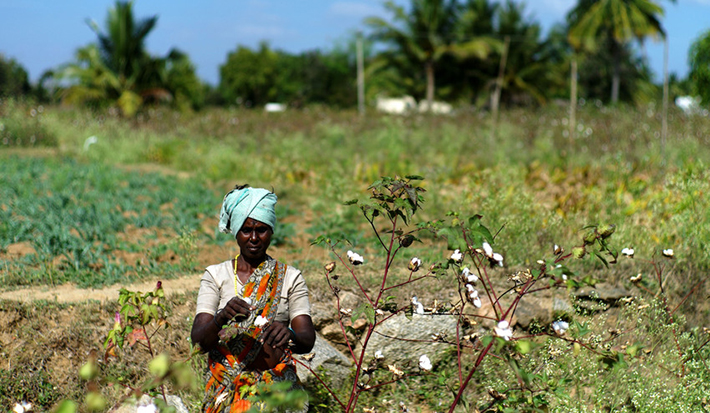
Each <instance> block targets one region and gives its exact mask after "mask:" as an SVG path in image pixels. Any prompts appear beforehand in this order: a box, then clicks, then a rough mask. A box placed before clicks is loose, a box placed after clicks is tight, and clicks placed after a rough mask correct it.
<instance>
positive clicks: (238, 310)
mask: <svg viewBox="0 0 710 413" xmlns="http://www.w3.org/2000/svg"><path fill="white" fill-rule="evenodd" d="M255 309H256V307H254V306H253V305H251V300H250V299H249V298H246V299H243V298H240V297H233V298H232V299H231V300H229V302H227V305H226V306H224V308H223V309H221V310H219V311H217V314H215V315H214V323H215V324H216V325H217V327H219V328H222V327H223V326H224V325H225V324H227V323H229V321H230V320H232V319H235V320H236V321H239V320H240V319H243V318H246V317H248V316H249V314H251V312H252V311H254V310H255Z"/></svg>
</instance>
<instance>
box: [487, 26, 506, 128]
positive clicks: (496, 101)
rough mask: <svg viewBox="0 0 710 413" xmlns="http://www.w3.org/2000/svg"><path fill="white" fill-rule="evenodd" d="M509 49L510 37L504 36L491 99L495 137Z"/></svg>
mask: <svg viewBox="0 0 710 413" xmlns="http://www.w3.org/2000/svg"><path fill="white" fill-rule="evenodd" d="M509 47H510V36H505V44H504V45H503V55H502V56H501V58H500V66H499V67H498V78H497V79H496V88H495V90H494V91H493V96H492V97H491V110H492V112H493V135H494V136H495V135H496V129H497V128H498V106H499V105H500V94H501V91H502V89H503V76H504V75H505V65H506V60H508V48H509Z"/></svg>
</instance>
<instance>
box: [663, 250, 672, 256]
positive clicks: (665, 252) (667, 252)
mask: <svg viewBox="0 0 710 413" xmlns="http://www.w3.org/2000/svg"><path fill="white" fill-rule="evenodd" d="M663 256H664V257H667V258H673V249H672V248H668V249H666V250H663Z"/></svg>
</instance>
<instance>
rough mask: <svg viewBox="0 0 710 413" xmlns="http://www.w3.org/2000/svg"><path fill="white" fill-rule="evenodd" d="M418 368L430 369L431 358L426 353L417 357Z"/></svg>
mask: <svg viewBox="0 0 710 413" xmlns="http://www.w3.org/2000/svg"><path fill="white" fill-rule="evenodd" d="M419 368H420V369H422V370H431V360H429V357H427V355H426V354H423V355H422V356H421V357H419Z"/></svg>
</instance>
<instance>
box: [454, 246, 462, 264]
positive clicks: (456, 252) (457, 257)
mask: <svg viewBox="0 0 710 413" xmlns="http://www.w3.org/2000/svg"><path fill="white" fill-rule="evenodd" d="M451 259H452V260H454V261H456V262H461V261H463V254H461V251H459V250H458V249H456V250H454V252H453V253H452V254H451Z"/></svg>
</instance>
